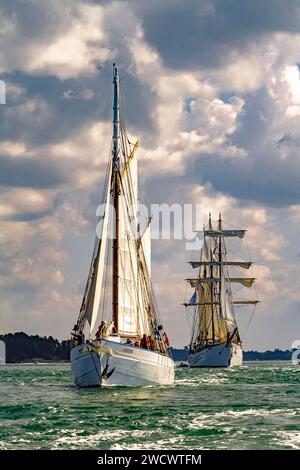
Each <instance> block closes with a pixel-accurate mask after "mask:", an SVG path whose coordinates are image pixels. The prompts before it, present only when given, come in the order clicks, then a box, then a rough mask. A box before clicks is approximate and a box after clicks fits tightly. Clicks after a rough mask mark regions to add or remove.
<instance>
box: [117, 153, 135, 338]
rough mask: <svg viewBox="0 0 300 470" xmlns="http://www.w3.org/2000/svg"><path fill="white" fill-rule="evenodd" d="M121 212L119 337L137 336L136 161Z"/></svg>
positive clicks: (124, 184) (124, 186) (125, 185)
mask: <svg viewBox="0 0 300 470" xmlns="http://www.w3.org/2000/svg"><path fill="white" fill-rule="evenodd" d="M119 201H120V211H119V260H118V262H119V267H118V275H119V279H118V282H119V304H118V330H119V334H120V335H128V336H136V335H137V332H138V324H137V250H136V238H137V233H136V229H137V159H136V158H134V159H132V161H131V162H130V165H129V166H128V168H127V170H126V173H125V174H124V176H123V178H122V184H121V195H120V199H119Z"/></svg>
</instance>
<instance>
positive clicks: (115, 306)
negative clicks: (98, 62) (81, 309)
mask: <svg viewBox="0 0 300 470" xmlns="http://www.w3.org/2000/svg"><path fill="white" fill-rule="evenodd" d="M113 87H114V104H113V205H114V216H115V227H114V229H115V230H114V242H113V273H112V276H113V279H112V281H113V289H112V290H113V292H112V319H113V322H114V328H115V333H118V316H119V220H120V209H119V196H120V180H119V178H120V176H119V163H120V157H119V76H118V68H117V67H116V64H115V63H114V64H113Z"/></svg>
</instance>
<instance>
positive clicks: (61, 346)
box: [0, 331, 293, 363]
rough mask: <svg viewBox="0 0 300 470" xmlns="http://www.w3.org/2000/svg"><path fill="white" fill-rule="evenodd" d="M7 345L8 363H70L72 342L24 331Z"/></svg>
mask: <svg viewBox="0 0 300 470" xmlns="http://www.w3.org/2000/svg"><path fill="white" fill-rule="evenodd" d="M1 340H2V341H4V342H5V345H6V362H8V363H12V362H34V361H69V359H70V350H71V342H70V340H65V341H58V339H55V338H53V337H52V336H48V337H47V336H44V337H42V336H38V335H27V334H26V333H24V332H23V331H20V332H17V333H8V334H5V335H0V341H1ZM171 353H172V356H173V359H174V360H175V361H186V360H187V356H188V348H187V347H185V348H183V349H175V348H171ZM292 353H293V350H284V351H283V350H281V349H275V350H274V351H264V352H259V351H244V361H257V360H258V361H276V360H281V361H285V360H286V361H288V360H291V358H292Z"/></svg>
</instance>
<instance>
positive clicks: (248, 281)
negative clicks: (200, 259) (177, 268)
mask: <svg viewBox="0 0 300 470" xmlns="http://www.w3.org/2000/svg"><path fill="white" fill-rule="evenodd" d="M187 281H188V282H189V283H190V285H191V286H192V287H198V286H199V284H205V283H208V284H216V283H220V282H221V278H219V277H204V278H195V279H187ZM226 281H230V282H238V283H240V284H242V285H243V286H244V287H252V285H253V283H254V282H255V277H228V278H226Z"/></svg>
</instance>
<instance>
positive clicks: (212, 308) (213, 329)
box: [209, 213, 215, 341]
mask: <svg viewBox="0 0 300 470" xmlns="http://www.w3.org/2000/svg"><path fill="white" fill-rule="evenodd" d="M209 229H210V230H211V229H212V224H211V213H209ZM210 261H211V263H212V261H213V254H212V250H211V247H210ZM210 277H211V278H213V277H214V270H213V265H212V264H211V266H210ZM210 301H211V322H212V323H211V327H212V328H211V329H212V340H213V341H214V340H215V321H214V304H213V302H214V285H213V282H211V283H210Z"/></svg>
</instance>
